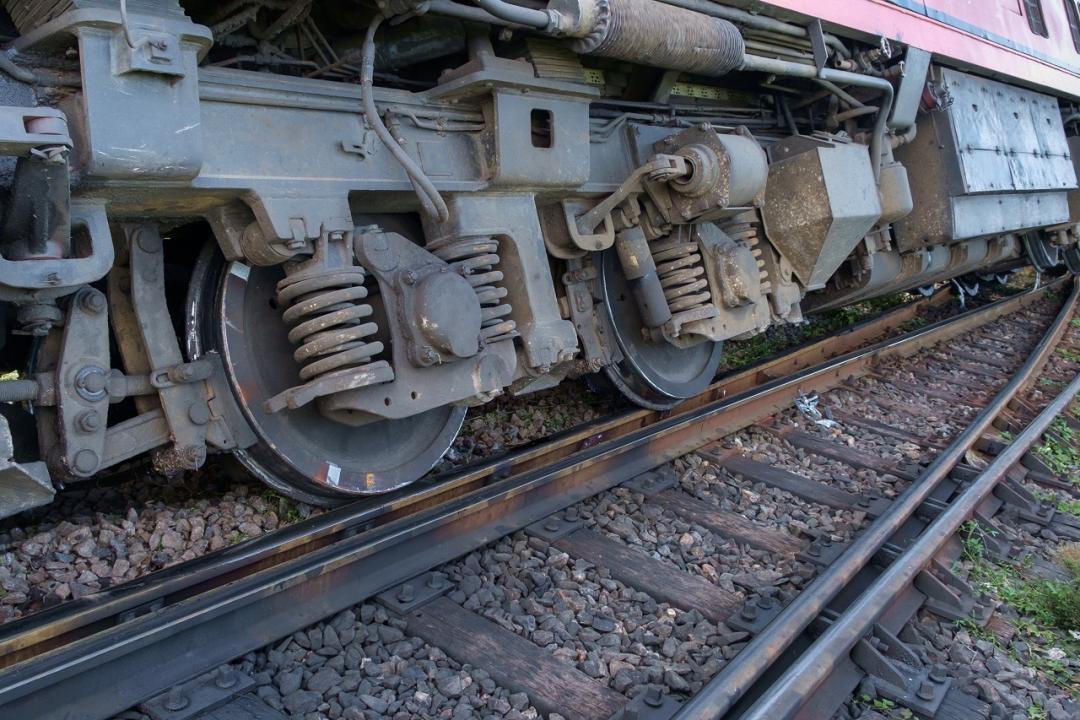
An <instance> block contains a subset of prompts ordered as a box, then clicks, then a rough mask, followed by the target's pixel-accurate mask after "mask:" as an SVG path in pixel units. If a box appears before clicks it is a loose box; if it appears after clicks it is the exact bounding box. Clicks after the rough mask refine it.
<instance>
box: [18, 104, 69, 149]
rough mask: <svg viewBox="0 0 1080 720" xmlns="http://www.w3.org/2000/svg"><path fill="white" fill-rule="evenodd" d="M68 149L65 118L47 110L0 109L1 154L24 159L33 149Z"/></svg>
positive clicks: (43, 108)
mask: <svg viewBox="0 0 1080 720" xmlns="http://www.w3.org/2000/svg"><path fill="white" fill-rule="evenodd" d="M58 145H62V146H64V147H68V148H70V147H71V135H70V134H69V133H68V125H67V116H66V115H64V113H63V112H61V111H60V110H54V109H53V108H48V107H0V155H17V156H20V157H24V156H26V155H29V154H30V153H31V151H32V150H34V149H36V148H42V147H56V146H58Z"/></svg>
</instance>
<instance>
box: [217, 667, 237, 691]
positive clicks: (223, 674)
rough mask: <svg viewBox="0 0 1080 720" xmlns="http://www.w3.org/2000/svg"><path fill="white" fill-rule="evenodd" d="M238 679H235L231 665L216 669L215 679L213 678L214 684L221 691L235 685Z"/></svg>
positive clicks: (234, 672)
mask: <svg viewBox="0 0 1080 720" xmlns="http://www.w3.org/2000/svg"><path fill="white" fill-rule="evenodd" d="M238 680H239V678H237V677H236V671H234V670H233V667H232V665H222V666H220V667H219V668H218V669H217V677H215V678H214V684H215V685H217V686H218V687H219V688H221V689H222V690H226V689H228V688H231V687H232V686H233V685H236V683H237V681H238Z"/></svg>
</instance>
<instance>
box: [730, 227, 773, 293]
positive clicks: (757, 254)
mask: <svg viewBox="0 0 1080 720" xmlns="http://www.w3.org/2000/svg"><path fill="white" fill-rule="evenodd" d="M718 226H719V228H720V229H721V230H723V231H724V232H725V233H727V235H728V237H730V238H731V239H732V240H734V241H735V242H737V243H741V244H743V245H746V246H747V247H749V248H750V251H751V252H752V253H753V255H754V261H755V262H756V263H757V266H758V275H759V277H760V279H761V283H762V285H761V291H762V292H769V291H770V290H771V289H772V283H771V282H770V281H769V273H768V272H766V271H765V262H764V260H762V259H761V255H762V250H761V237H760V234H759V233H758V227H757V224H755V223H752V222H740V220H739V217H735V218H732V219H731V220H729V221H727V222H725V223H718Z"/></svg>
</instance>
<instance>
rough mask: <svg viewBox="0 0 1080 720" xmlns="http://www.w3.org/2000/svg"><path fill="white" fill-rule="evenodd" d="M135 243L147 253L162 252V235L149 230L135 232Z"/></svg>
mask: <svg viewBox="0 0 1080 720" xmlns="http://www.w3.org/2000/svg"><path fill="white" fill-rule="evenodd" d="M135 243H136V244H137V245H138V246H139V248H140V249H142V251H143V252H145V253H150V254H154V253H158V252H161V235H159V234H158V233H157V231H155V230H151V229H149V228H140V229H139V230H136V231H135Z"/></svg>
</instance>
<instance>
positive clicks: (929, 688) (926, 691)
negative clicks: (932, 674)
mask: <svg viewBox="0 0 1080 720" xmlns="http://www.w3.org/2000/svg"><path fill="white" fill-rule="evenodd" d="M915 694H916V695H918V696H919V699H920V700H933V699H934V685H933V683H928V682H922V683H920V684H919V691H918V692H917V693H915Z"/></svg>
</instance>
